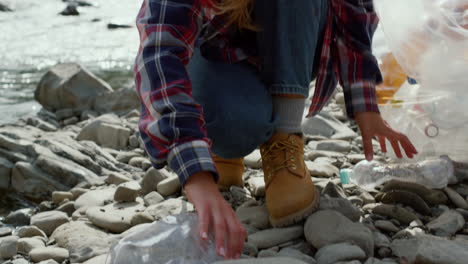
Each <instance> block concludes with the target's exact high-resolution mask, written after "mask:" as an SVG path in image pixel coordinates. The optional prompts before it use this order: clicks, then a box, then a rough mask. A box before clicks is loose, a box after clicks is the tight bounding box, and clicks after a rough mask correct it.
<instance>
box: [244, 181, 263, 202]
mask: <svg viewBox="0 0 468 264" xmlns="http://www.w3.org/2000/svg"><path fill="white" fill-rule="evenodd" d="M247 185H248V186H249V188H250V192H251V193H252V195H253V196H255V197H264V196H265V180H264V179H263V177H252V178H250V179H248V180H247Z"/></svg>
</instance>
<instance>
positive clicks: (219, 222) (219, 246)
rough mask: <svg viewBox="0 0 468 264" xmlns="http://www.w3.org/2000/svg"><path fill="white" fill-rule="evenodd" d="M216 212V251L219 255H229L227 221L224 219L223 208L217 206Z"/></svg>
mask: <svg viewBox="0 0 468 264" xmlns="http://www.w3.org/2000/svg"><path fill="white" fill-rule="evenodd" d="M215 210H216V212H213V213H214V216H213V218H214V221H213V222H214V233H215V245H216V252H218V255H220V256H223V257H225V258H226V257H227V255H226V231H227V228H226V221H225V219H224V216H223V213H222V212H220V211H221V208H216V209H215Z"/></svg>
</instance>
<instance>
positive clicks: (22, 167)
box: [11, 162, 69, 199]
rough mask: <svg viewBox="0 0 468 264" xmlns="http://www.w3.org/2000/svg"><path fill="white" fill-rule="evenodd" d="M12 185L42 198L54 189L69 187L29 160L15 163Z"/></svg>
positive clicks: (20, 191)
mask: <svg viewBox="0 0 468 264" xmlns="http://www.w3.org/2000/svg"><path fill="white" fill-rule="evenodd" d="M11 185H12V187H13V189H14V190H15V191H17V192H19V193H22V194H23V195H25V196H26V197H29V198H33V199H41V198H44V197H47V196H49V195H50V193H52V192H53V191H56V190H67V189H68V188H69V187H68V186H66V185H64V184H63V183H61V182H59V181H57V180H55V179H54V178H53V177H52V176H51V175H49V174H47V173H45V172H44V171H42V170H40V169H39V168H37V167H35V166H34V165H31V164H30V163H27V162H17V163H16V164H15V167H14V168H13V171H12V177H11Z"/></svg>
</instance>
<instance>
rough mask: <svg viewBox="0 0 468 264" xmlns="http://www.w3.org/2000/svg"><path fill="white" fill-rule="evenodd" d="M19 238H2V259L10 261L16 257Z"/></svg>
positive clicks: (0, 249) (0, 242) (0, 245)
mask: <svg viewBox="0 0 468 264" xmlns="http://www.w3.org/2000/svg"><path fill="white" fill-rule="evenodd" d="M18 239H19V238H18V237H17V236H7V237H2V238H0V259H10V258H12V257H14V256H15V255H16V253H17V252H18V251H17V248H16V246H17V242H18Z"/></svg>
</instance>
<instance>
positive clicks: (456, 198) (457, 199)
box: [444, 187, 468, 210]
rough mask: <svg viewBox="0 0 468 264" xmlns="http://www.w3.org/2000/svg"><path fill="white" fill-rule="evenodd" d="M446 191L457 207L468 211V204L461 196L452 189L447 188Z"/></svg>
mask: <svg viewBox="0 0 468 264" xmlns="http://www.w3.org/2000/svg"><path fill="white" fill-rule="evenodd" d="M444 191H445V193H446V194H447V196H448V197H449V199H450V200H451V201H452V203H453V204H455V206H456V207H458V208H462V209H465V210H468V202H467V201H466V200H465V199H464V198H463V197H462V196H461V195H460V194H458V193H457V192H456V191H454V190H453V189H452V188H450V187H445V188H444Z"/></svg>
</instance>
